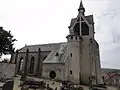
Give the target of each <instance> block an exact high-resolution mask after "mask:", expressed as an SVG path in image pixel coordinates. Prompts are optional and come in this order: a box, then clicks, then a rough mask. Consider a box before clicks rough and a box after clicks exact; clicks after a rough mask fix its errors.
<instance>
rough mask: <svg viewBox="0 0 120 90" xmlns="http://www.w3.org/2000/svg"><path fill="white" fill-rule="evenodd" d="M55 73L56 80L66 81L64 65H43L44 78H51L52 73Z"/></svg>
mask: <svg viewBox="0 0 120 90" xmlns="http://www.w3.org/2000/svg"><path fill="white" fill-rule="evenodd" d="M51 71H54V72H55V73H56V77H55V79H56V80H64V64H57V63H54V64H53V63H48V64H47V63H46V64H43V71H42V76H43V77H45V78H50V72H51Z"/></svg>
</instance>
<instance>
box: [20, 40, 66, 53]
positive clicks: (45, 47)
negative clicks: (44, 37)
mask: <svg viewBox="0 0 120 90" xmlns="http://www.w3.org/2000/svg"><path fill="white" fill-rule="evenodd" d="M64 43H65V42H62V43H50V44H40V45H28V46H25V47H23V48H21V49H19V52H26V50H27V49H29V51H30V52H34V51H38V49H39V48H40V49H41V51H52V50H55V49H57V48H59V47H60V45H61V44H64Z"/></svg>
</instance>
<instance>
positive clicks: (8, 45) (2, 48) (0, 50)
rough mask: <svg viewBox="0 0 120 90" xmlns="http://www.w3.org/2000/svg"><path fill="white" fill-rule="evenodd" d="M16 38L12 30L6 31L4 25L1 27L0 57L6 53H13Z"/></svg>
mask: <svg viewBox="0 0 120 90" xmlns="http://www.w3.org/2000/svg"><path fill="white" fill-rule="evenodd" d="M15 41H16V39H14V38H13V35H12V34H11V31H6V30H4V29H3V27H0V57H1V56H2V55H3V54H4V55H6V54H11V53H13V52H14V50H15V48H14V47H13V45H14V42H15Z"/></svg>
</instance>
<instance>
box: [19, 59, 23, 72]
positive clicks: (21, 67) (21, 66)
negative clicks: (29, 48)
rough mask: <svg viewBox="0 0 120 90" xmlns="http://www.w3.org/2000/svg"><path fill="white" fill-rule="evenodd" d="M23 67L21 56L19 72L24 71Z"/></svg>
mask: <svg viewBox="0 0 120 90" xmlns="http://www.w3.org/2000/svg"><path fill="white" fill-rule="evenodd" d="M22 69H23V57H20V60H19V65H18V72H22Z"/></svg>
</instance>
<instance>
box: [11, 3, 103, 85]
mask: <svg viewBox="0 0 120 90" xmlns="http://www.w3.org/2000/svg"><path fill="white" fill-rule="evenodd" d="M94 34H95V31H94V20H93V15H88V16H86V15H85V8H84V7H83V4H82V1H81V2H80V6H79V9H78V15H77V17H76V18H73V19H71V22H70V26H69V35H68V36H66V39H67V42H62V43H50V44H40V45H28V46H25V47H23V48H21V49H19V50H17V51H16V53H14V54H12V58H11V60H12V62H13V63H16V70H15V71H16V74H19V73H26V75H30V76H36V77H37V76H38V77H41V78H42V77H44V78H51V79H55V80H60V81H71V82H73V83H75V84H85V85H89V84H101V83H102V79H101V73H100V72H101V65H100V56H99V44H98V43H97V41H96V40H95V38H94Z"/></svg>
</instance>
